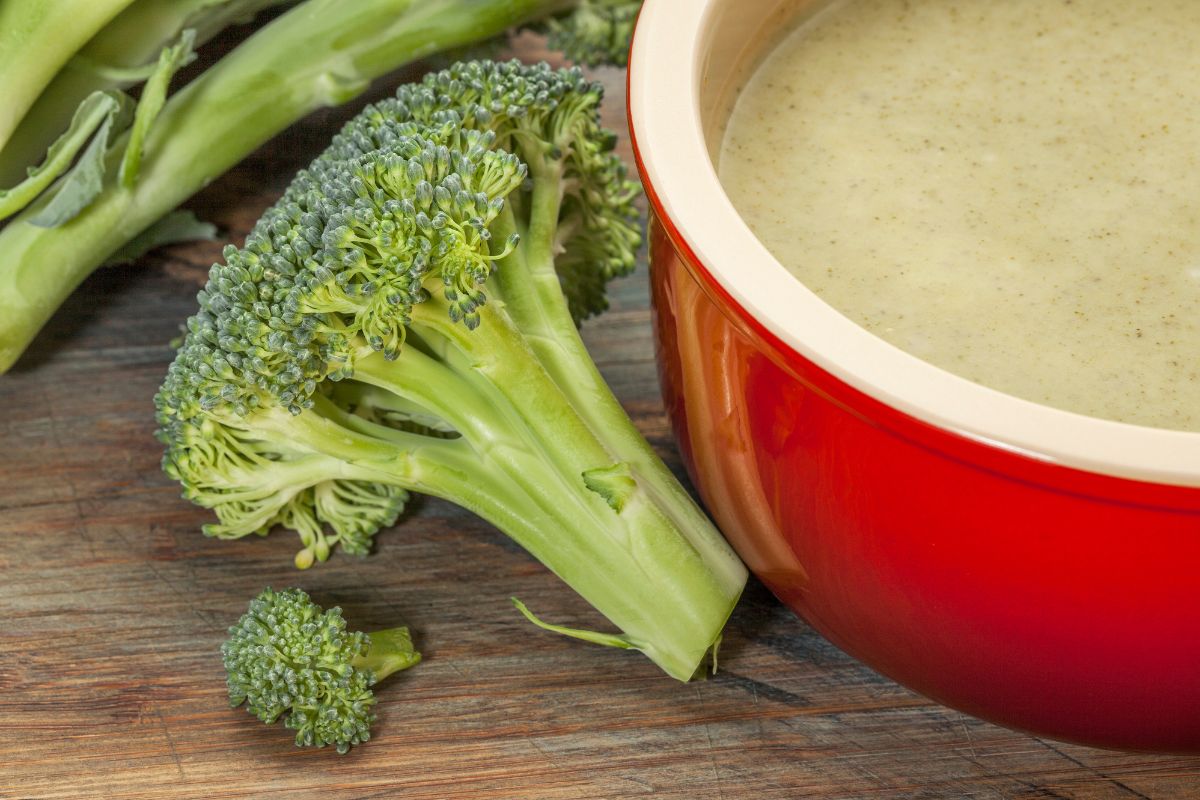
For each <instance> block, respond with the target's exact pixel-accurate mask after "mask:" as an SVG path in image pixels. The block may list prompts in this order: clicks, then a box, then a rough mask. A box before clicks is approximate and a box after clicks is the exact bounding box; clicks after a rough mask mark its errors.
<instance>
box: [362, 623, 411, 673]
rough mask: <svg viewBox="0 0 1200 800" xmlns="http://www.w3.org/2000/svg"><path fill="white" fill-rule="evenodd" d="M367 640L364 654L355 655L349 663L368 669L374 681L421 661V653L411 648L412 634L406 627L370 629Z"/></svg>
mask: <svg viewBox="0 0 1200 800" xmlns="http://www.w3.org/2000/svg"><path fill="white" fill-rule="evenodd" d="M367 641H368V642H369V643H370V644H369V645H368V648H367V652H366V655H361V656H355V657H354V658H352V659H351V660H350V664H351V665H352V666H353V667H355V668H356V669H365V670H368V671H369V672H370V673H371V674H372V675H374V676H375V680H376V681H381V680H383V679H384V678H386V677H387V676H389V675H391V674H392V673H394V672H399V671H400V670H402V669H408V668H409V667H412V666H415V665H416V664H418V663H420V661H421V654H420V653H418V652H417V651H416V650H415V649H413V640H412V634H410V633H409V632H408V628H406V627H400V628H388V629H387V630H383V631H372V632H371V633H368V634H367Z"/></svg>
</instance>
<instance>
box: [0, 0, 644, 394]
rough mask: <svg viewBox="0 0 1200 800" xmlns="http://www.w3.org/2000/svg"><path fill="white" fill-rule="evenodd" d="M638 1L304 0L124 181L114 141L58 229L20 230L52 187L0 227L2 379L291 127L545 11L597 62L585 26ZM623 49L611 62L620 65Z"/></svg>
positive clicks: (173, 117)
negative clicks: (105, 279) (219, 180)
mask: <svg viewBox="0 0 1200 800" xmlns="http://www.w3.org/2000/svg"><path fill="white" fill-rule="evenodd" d="M64 2H65V0H64ZM581 3H582V5H581ZM638 5H640V0H620V2H619V3H617V2H612V0H609V2H607V3H605V4H604V8H601V7H600V6H599V5H598V4H597V3H596V0H586V2H585V0H419V2H418V0H358V1H357V2H355V3H352V4H351V3H345V2H342V1H341V0H305V2H303V3H300V4H299V5H297V6H296V7H295V8H293V9H291V10H290V11H288V12H287V13H285V14H282V15H281V16H279V17H278V18H277V19H274V20H272V21H271V22H270V23H269V24H267V25H265V26H264V27H263V28H262V29H260V30H259V31H258V32H257V33H256V34H255V35H253V36H251V37H250V38H249V39H247V40H246V41H245V42H243V43H242V44H241V45H240V46H239V47H238V48H236V49H235V50H234V51H232V52H231V53H229V54H228V55H226V56H225V57H224V58H222V59H221V60H220V61H219V62H218V63H216V64H215V65H213V66H212V67H210V68H209V69H208V70H206V71H205V72H204V73H203V74H202V75H201V76H199V77H198V78H196V79H195V80H193V81H192V82H191V83H189V84H188V85H187V86H185V87H184V88H182V89H181V90H180V91H178V92H176V93H175V94H174V95H173V96H172V97H171V98H170V99H169V100H168V101H167V103H166V105H165V106H164V107H163V109H162V111H161V113H160V114H159V115H158V118H157V121H156V122H155V124H154V126H153V127H152V128H151V129H150V131H149V133H148V135H147V137H146V140H145V148H144V150H145V157H144V160H143V164H142V168H141V173H140V175H139V176H138V178H137V180H136V182H134V183H133V185H132V186H127V185H123V183H122V182H121V181H118V180H117V179H116V177H115V176H116V173H117V172H118V170H117V168H116V167H117V164H118V163H119V162H120V160H121V158H122V154H123V152H124V150H125V148H126V144H127V142H128V136H124V137H119V138H117V139H115V140H114V141H113V143H112V145H111V148H110V151H109V157H108V160H107V163H108V166H107V169H105V170H104V174H105V182H104V185H103V188H102V189H101V190H100V191H99V193H98V194H97V195H96V196H95V197H94V198H91V199H89V201H88V203H87V205H86V207H85V208H83V209H82V211H80V212H79V213H78V215H77V216H74V217H73V218H71V219H69V220H67V221H65V222H62V223H61V224H59V225H57V226H56V227H49V228H46V227H39V226H37V225H33V224H29V223H30V220H34V219H38V214H39V212H40V211H42V209H43V208H44V207H45V206H46V205H47V204H48V203H49V202H51V201H53V200H54V192H55V188H53V187H52V188H51V189H50V190H48V191H47V192H46V193H45V195H43V196H42V198H41V199H40V200H38V201H37V202H35V203H33V204H32V205H31V206H29V207H28V208H27V209H26V210H25V211H24V212H23V213H22V214H21V215H20V216H18V217H15V218H13V219H12V220H11V221H10V222H9V224H8V225H7V226H6V227H5V228H4V229H3V230H0V374H2V373H3V372H5V371H7V370H8V369H9V368H10V367H11V366H12V364H13V363H14V362H15V361H16V360H17V358H18V357H19V356H20V354H21V353H22V352H23V351H24V350H25V348H26V347H27V346H28V345H29V342H30V341H31V340H32V339H33V337H34V336H35V335H36V334H37V332H38V331H39V330H40V329H41V328H42V326H43V325H44V324H45V323H46V321H47V320H48V319H49V318H50V316H51V315H52V314H53V313H54V311H55V309H57V308H58V306H59V305H61V304H62V302H63V300H65V299H66V297H67V295H69V294H70V293H71V292H72V291H74V289H75V288H76V287H77V286H78V285H79V284H80V283H81V282H82V281H83V280H84V278H86V277H87V276H88V275H89V274H91V272H92V271H93V270H95V269H96V268H97V267H99V266H100V265H102V264H104V263H106V262H107V261H108V260H110V258H111V257H112V256H113V255H114V254H118V253H120V252H121V250H122V248H123V247H124V246H125V245H127V244H128V243H130V242H131V241H133V240H135V238H136V237H139V236H143V237H145V238H148V239H149V240H150V241H161V240H163V239H164V238H166V237H165V236H156V235H153V228H152V226H154V225H155V224H156V223H157V222H159V221H160V220H163V219H164V215H167V214H168V213H169V212H170V211H171V210H172V209H173V208H175V207H176V206H177V205H178V204H179V203H181V202H183V201H184V200H186V199H187V198H188V197H190V196H191V195H192V194H193V193H194V192H196V191H197V190H199V189H200V188H201V187H203V186H205V185H206V184H207V183H209V182H210V181H212V180H213V179H214V178H216V177H217V176H218V175H220V174H221V173H222V172H224V171H225V170H227V169H229V168H230V167H232V166H233V165H234V164H236V163H237V162H238V161H240V160H241V159H243V158H245V157H246V156H247V155H249V154H250V153H251V152H253V151H254V149H255V148H257V147H258V146H260V145H261V144H263V143H264V142H265V141H267V140H268V139H269V138H270V137H272V136H274V135H275V134H276V133H278V132H280V131H281V130H283V129H284V128H285V127H287V126H288V125H289V124H291V123H292V122H294V121H295V120H297V119H299V118H301V117H303V116H304V115H306V114H308V113H309V112H311V111H313V110H315V109H317V108H320V107H322V106H327V105H337V104H341V103H344V102H347V101H349V100H350V99H352V98H353V97H355V96H357V95H358V94H359V93H360V92H361V91H362V90H363V89H365V88H366V86H367V85H368V84H369V82H370V81H371V80H372V79H374V78H376V77H378V76H380V75H382V74H384V73H386V72H389V71H391V70H393V69H395V68H397V67H399V66H401V65H402V64H405V63H408V62H410V61H413V60H415V59H418V58H421V57H424V56H428V55H431V54H433V53H436V52H439V51H443V50H447V49H453V48H456V47H461V46H465V45H469V44H473V43H476V42H479V41H483V40H487V39H490V38H491V37H494V36H496V35H498V34H500V33H503V32H504V31H505V30H507V29H509V28H512V27H515V26H519V25H523V24H526V23H531V22H533V21H537V20H542V19H545V18H547V17H552V16H555V15H559V16H558V17H557V19H558V23H557V27H556V29H555V30H556V34H555V35H556V38H557V39H558V40H559V41H560V42H561V43H562V44H564V45H570V43H571V42H572V41H574V39H575V37H578V38H579V41H580V43H581V44H580V46H579V48H578V49H579V51H580V52H581V53H583V54H587V55H590V56H599V55H600V52H599V51H598V49H597V47H596V42H597V41H598V40H597V33H596V31H597V25H598V24H602V23H603V21H604V20H605V19H611V20H612V24H613V25H614V26H619V25H621V24H622V17H621V15H620V14H618V13H617V10H616V9H618V8H620V7H621V6H635V7H636V6H638ZM585 10H586V15H585V14H584V11H585ZM614 38H616V37H615V36H614ZM585 41H586V42H587V43H588V44H587V45H586V46H585V45H584V44H583V42H585ZM626 46H627V43H622V44H621V46H620V48H619V49H618V50H616V51H614V52H612V53H610V54H608V55H609V58H610V59H612V60H614V61H620V60H622V59H623V58H624V55H625V47H626ZM0 74H2V73H0ZM60 185H61V184H60ZM166 220H167V221H168V222H176V221H177V220H174V219H172V218H171V217H166ZM148 229H150V232H149V233H148V232H147V231H148Z"/></svg>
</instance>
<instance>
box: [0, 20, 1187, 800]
mask: <svg viewBox="0 0 1200 800" xmlns="http://www.w3.org/2000/svg"><path fill="white" fill-rule="evenodd" d="M517 48H518V51H519V52H521V53H522V54H523V55H525V56H530V55H538V54H539V53H540V51H538V49H537V48H538V44H537V42H536V41H534V40H531V39H529V38H524V39H522V40H520V42H519V43H518V45H517ZM602 77H603V79H604V80H605V81H606V82H607V83H608V84H609V85H610V87H611V88H612V91H611V95H610V102H609V106H608V109H609V112H610V120H609V123H610V125H611V126H612V127H614V128H622V129H623V127H624V120H623V117H622V112H621V109H622V106H623V102H622V101H623V92H622V90H621V75H620V74H619V73H616V72H607V73H603V74H602ZM393 83H394V81H393ZM384 92H386V87H385V88H384V89H380V90H378V91H377V92H376V93H375V94H374V96H376V97H377V96H379V95H380V94H381V93H384ZM360 105H361V103H358V104H356V105H355V106H354V107H353V108H351V109H349V110H347V109H342V110H337V111H330V112H325V113H321V114H318V115H316V116H315V117H313V118H310V119H309V120H307V121H306V122H304V123H302V124H300V125H298V126H296V127H295V128H294V129H293V130H291V131H290V132H289V133H287V134H286V135H284V136H282V137H281V138H280V139H278V140H277V141H275V142H274V143H272V144H271V145H270V146H268V147H266V148H264V149H263V150H262V151H260V152H259V153H257V154H256V155H255V156H254V157H253V158H251V159H250V160H249V161H247V162H245V163H244V164H243V165H241V166H240V167H238V168H237V169H236V170H235V171H234V172H232V173H230V174H229V175H226V176H225V177H224V178H222V179H221V180H219V181H218V182H216V183H215V184H213V185H212V186H211V187H209V189H208V190H206V191H205V192H204V193H203V194H202V195H200V196H199V197H198V198H196V199H195V200H194V201H193V202H192V203H191V206H192V207H193V208H194V209H196V210H197V212H198V213H199V214H200V215H201V216H202V217H204V218H207V219H210V220H213V221H214V222H216V223H218V224H219V225H220V226H221V229H222V235H223V237H224V239H225V240H227V241H234V242H240V241H241V240H242V238H243V237H244V235H245V233H246V232H247V230H248V229H249V227H250V225H251V224H252V223H253V221H254V220H255V219H256V218H257V216H258V215H259V214H260V213H261V211H262V210H263V209H264V208H265V207H266V206H267V205H268V204H269V203H270V202H271V201H272V200H274V198H275V197H276V196H278V194H279V193H280V192H281V191H282V189H283V187H284V186H285V184H286V182H287V181H288V178H289V176H290V175H291V174H292V173H293V172H294V171H295V170H296V169H298V168H299V167H301V166H303V165H304V164H306V163H307V162H308V161H309V160H310V159H311V158H312V157H313V156H314V155H315V154H316V153H317V152H319V151H320V150H321V149H322V148H323V147H324V145H325V143H326V142H327V140H328V139H329V137H330V136H331V134H332V133H333V132H334V130H336V128H337V127H338V126H339V125H340V124H341V122H343V121H344V120H345V119H346V118H347V117H348V116H349V115H350V114H352V113H353V110H354V108H357V107H358V106H360ZM220 247H221V244H220V243H206V244H199V245H189V246H176V247H171V248H167V249H164V250H161V251H159V252H158V253H156V254H153V255H151V256H149V257H147V258H144V259H143V260H142V261H141V263H139V264H137V265H136V266H133V267H128V268H116V269H109V270H105V271H102V272H100V273H99V274H97V275H95V276H94V277H93V278H92V279H90V280H89V281H88V282H87V283H86V284H85V285H84V286H83V287H82V289H81V290H80V291H79V292H78V293H77V294H76V295H75V296H74V297H73V298H72V299H71V300H70V301H69V302H68V303H67V305H66V307H65V308H64V309H63V310H62V311H61V313H59V315H58V316H57V317H56V318H55V319H54V321H53V322H52V323H51V325H50V326H49V328H48V329H47V330H46V331H44V333H43V335H42V336H41V338H40V339H39V340H38V342H37V344H36V345H35V346H34V349H33V350H32V351H31V352H30V353H28V354H27V356H26V357H25V358H24V359H23V361H22V362H21V363H20V364H19V366H18V367H17V368H16V369H15V370H14V371H13V372H12V373H11V374H9V375H7V376H5V377H3V378H0V615H2V617H0V619H2V623H0V654H2V658H0V798H4V799H5V800H12V799H13V798H70V799H71V800H75V799H76V798H204V799H205V800H209V799H212V798H233V797H237V798H250V797H253V798H260V797H271V798H281V797H287V798H308V797H319V798H322V800H334V798H369V797H379V798H383V797H388V798H390V797H404V798H406V799H407V800H425V799H427V798H428V799H432V798H506V799H507V798H518V799H520V800H548V799H549V798H626V797H655V798H660V799H662V800H666V799H667V798H681V799H683V798H686V799H687V800H717V799H719V798H724V799H727V800H735V799H736V798H748V799H753V800H758V799H759V798H768V797H769V798H802V797H823V798H930V799H932V798H997V799H998V800H999V799H1000V798H1003V799H1004V800H1008V799H1010V798H1027V799H1028V800H1033V799H1034V798H1038V799H1041V800H1050V799H1055V800H1065V798H1097V799H1100V798H1103V799H1105V800H1107V799H1108V798H1113V799H1114V800H1116V799H1117V798H1200V759H1195V758H1178V757H1165V756H1151V755H1129V754H1120V753H1112V752H1104V751H1099V750H1092V749H1088V748H1084V747H1076V746H1070V745H1064V744H1058V743H1055V742H1050V741H1044V740H1040V739H1034V738H1030V737H1028V736H1024V735H1021V734H1018V733H1013V732H1010V731H1007V730H1004V729H1001V728H997V727H995V726H992V725H989V724H987V723H984V722H980V721H977V720H974V719H972V718H970V717H967V716H964V715H962V714H958V713H956V712H953V711H950V710H947V709H945V708H942V707H940V706H938V705H936V704H934V703H931V702H929V701H927V700H925V699H923V698H921V697H919V696H917V695H915V694H913V693H911V692H909V691H907V690H905V689H903V688H901V687H899V686H897V685H896V684H894V683H892V682H891V681H889V680H886V679H884V678H882V677H880V676H879V675H877V674H875V673H874V672H872V671H871V670H869V669H867V668H866V667H864V666H863V665H861V664H859V663H857V662H856V661H854V660H853V659H851V658H849V657H847V656H846V655H844V654H843V653H841V652H839V651H838V650H837V649H836V648H834V647H833V646H832V645H830V644H829V643H828V642H826V641H824V640H823V639H821V638H820V637H819V636H817V635H816V634H815V633H813V631H812V630H811V629H809V628H808V627H807V626H806V625H805V624H804V623H803V622H801V621H800V620H798V619H796V618H795V617H794V616H793V615H792V614H790V613H789V612H788V611H787V610H785V609H784V608H782V607H781V606H780V605H779V604H778V603H777V602H776V601H775V600H774V599H773V598H772V597H771V596H770V595H769V594H768V593H767V592H766V591H765V590H764V589H763V588H762V587H761V586H759V585H758V584H756V583H752V584H751V585H750V587H749V588H748V590H747V592H746V596H745V599H744V600H743V602H742V604H741V606H740V607H739V609H738V611H737V612H736V613H735V615H734V617H733V620H732V621H731V623H730V626H729V629H728V632H727V635H726V640H725V642H726V643H725V645H724V647H723V648H722V652H721V655H722V659H721V667H722V669H721V672H720V674H719V675H717V676H716V677H715V678H713V679H710V680H708V681H707V682H702V683H692V684H681V683H676V682H675V681H672V680H670V679H668V678H666V677H664V676H663V675H662V674H661V673H660V672H659V671H658V670H657V669H656V668H655V667H654V666H653V665H652V664H651V663H650V662H649V661H648V660H646V659H644V658H642V657H641V656H639V655H637V654H631V653H628V652H619V651H614V650H609V649H605V648H600V647H595V646H589V645H584V644H582V643H580V642H575V641H569V640H567V639H564V638H562V637H559V636H555V635H551V634H548V633H544V632H542V631H539V630H537V629H535V628H534V627H533V626H531V625H529V624H528V623H526V622H525V621H524V620H523V619H521V618H520V617H519V615H518V614H517V613H516V612H515V611H514V609H513V608H512V606H511V605H510V604H509V602H508V598H509V596H510V595H517V596H519V597H521V598H522V599H523V600H525V601H526V602H527V603H528V604H529V605H530V606H531V607H533V608H535V609H537V610H538V611H539V612H540V613H541V614H543V615H544V616H545V617H547V618H550V619H553V620H556V621H558V622H562V623H564V624H568V625H574V626H579V627H591V626H595V625H602V624H603V623H602V622H601V621H598V620H597V619H596V617H595V614H594V612H592V611H591V609H589V608H588V607H587V606H586V604H584V603H583V602H582V601H581V600H579V599H578V598H577V597H575V596H574V595H573V593H572V592H571V591H570V590H569V589H568V588H567V587H565V586H564V585H562V584H560V583H559V582H558V581H557V580H556V579H555V578H553V577H552V576H551V575H549V574H548V573H547V572H546V570H545V569H543V568H542V567H541V566H540V565H539V564H537V563H536V562H535V561H534V560H533V559H532V558H530V557H529V556H527V555H526V554H525V553H524V551H522V550H520V549H519V548H518V547H516V546H515V545H513V544H511V543H510V542H509V541H508V540H507V539H506V538H505V537H504V536H503V535H502V534H500V533H498V532H497V531H495V530H493V529H492V528H491V527H489V526H488V525H487V524H485V523H483V522H481V521H479V520H478V519H475V518H473V517H472V516H471V515H469V514H467V513H465V512H463V511H460V510H458V509H457V508H455V507H452V506H450V505H448V504H446V503H443V502H440V501H435V500H428V499H425V500H419V501H417V502H414V503H413V504H412V507H411V512H410V513H408V514H406V515H405V517H404V518H403V519H402V521H401V524H399V525H398V526H397V527H396V528H395V529H394V530H391V531H388V532H386V533H383V534H381V535H380V536H379V538H378V547H377V551H376V552H375V553H374V554H373V555H372V556H370V557H369V558H366V559H356V558H351V557H346V556H342V555H338V556H335V557H334V558H333V559H332V560H331V561H329V562H328V563H326V564H322V565H318V566H317V567H315V568H313V569H312V570H310V571H308V572H303V573H301V572H298V571H297V570H295V569H294V568H293V567H292V555H293V553H294V552H295V550H296V549H297V539H296V538H295V536H294V535H292V534H289V533H283V532H277V533H276V534H274V535H272V536H270V537H269V538H266V539H259V538H251V539H244V540H241V541H237V542H221V541H215V540H211V539H206V538H205V537H204V536H202V535H201V534H200V526H201V524H202V523H204V522H205V521H207V520H208V519H209V518H210V516H209V513H208V512H206V511H204V510H202V509H199V508H195V507H193V506H192V505H190V504H189V503H187V502H185V501H183V500H181V499H179V489H178V486H176V485H175V484H174V483H173V482H171V481H170V480H168V479H167V478H166V477H165V476H164V475H163V474H162V472H161V471H160V470H159V458H160V455H161V451H160V447H159V445H158V444H157V443H156V442H155V440H154V438H153V433H154V427H155V425H154V419H153V406H152V402H151V398H152V397H153V395H154V392H155V390H156V388H157V387H158V385H159V382H160V381H161V379H162V376H163V374H164V371H165V369H166V366H167V364H168V363H169V361H170V359H171V357H172V349H171V348H170V346H169V344H168V342H169V341H170V340H171V338H172V337H173V336H175V335H176V334H177V333H178V331H179V326H180V323H181V322H182V321H183V320H184V319H185V318H186V316H187V315H188V314H190V313H191V312H192V311H193V310H194V308H195V300H194V296H195V292H196V289H197V288H198V287H199V285H200V284H201V283H202V282H203V279H204V275H205V273H206V270H207V267H208V265H209V264H210V263H211V262H212V261H213V260H215V259H216V258H217V257H218V256H219V253H220ZM613 301H614V302H613V309H612V311H611V312H610V313H608V314H607V315H606V316H604V317H603V318H601V319H599V320H595V321H593V322H591V323H589V324H588V325H587V327H586V329H585V333H586V338H587V341H588V344H589V346H590V347H591V348H592V351H593V352H594V354H595V357H596V360H597V361H598V363H599V364H600V366H601V368H602V369H603V371H604V373H605V376H606V377H607V378H608V379H609V380H610V381H611V383H612V385H613V387H614V389H615V391H616V393H617V395H618V396H619V397H620V398H621V400H622V401H623V402H624V403H625V405H626V408H627V409H628V410H629V412H630V414H631V415H632V416H633V418H634V419H635V420H636V421H637V423H638V425H639V426H640V428H641V429H642V430H643V431H644V432H645V434H646V436H647V437H649V439H650V440H651V441H652V442H653V443H654V444H655V446H656V447H657V448H658V449H659V451H660V452H661V453H662V454H663V456H664V457H665V458H666V459H667V460H668V462H669V463H670V464H672V466H674V467H675V468H677V469H678V467H679V461H678V457H677V455H676V452H675V450H674V447H673V444H672V441H671V438H670V434H669V428H668V425H667V421H666V419H665V418H664V416H663V412H662V406H661V403H660V399H659V394H658V388H657V382H656V377H655V369H654V364H653V359H652V347H651V342H650V338H649V337H650V327H649V312H648V301H647V289H646V275H645V271H644V269H643V270H642V271H639V272H638V274H636V275H634V276H633V277H631V278H629V279H625V280H622V281H620V282H619V283H618V284H617V285H616V286H615V288H614V291H613ZM266 585H272V586H275V587H283V586H287V585H299V586H302V587H304V588H306V589H307V590H308V591H310V592H311V593H312V594H313V595H314V596H315V598H316V599H318V600H319V601H320V602H323V603H325V604H338V605H341V607H342V608H343V609H344V611H345V615H346V617H347V618H348V619H349V620H351V621H352V623H353V624H354V625H355V626H357V627H361V628H363V629H368V630H369V629H372V628H381V627H388V626H391V625H396V624H407V625H410V626H411V627H412V628H413V629H414V630H415V631H416V635H417V639H418V645H419V647H420V649H421V650H422V652H423V653H424V656H425V660H424V662H423V663H422V664H420V665H419V666H418V667H417V668H415V669H413V670H411V671H410V672H408V673H404V674H401V675H400V676H397V677H395V678H392V679H391V680H390V681H389V683H388V684H384V685H383V686H381V687H380V689H379V692H378V696H379V697H380V704H379V717H380V718H379V721H378V723H377V724H376V727H375V731H374V733H375V738H374V739H373V740H372V741H371V742H370V743H369V744H367V745H366V746H362V747H359V748H355V749H354V750H353V752H352V753H351V754H350V755H348V756H338V755H337V754H336V753H335V752H333V751H332V750H329V749H326V750H320V751H316V750H308V749H305V750H301V749H298V748H296V747H294V746H293V745H292V742H291V736H290V733H289V732H288V731H286V730H284V729H283V728H282V727H281V726H275V727H270V728H268V727H266V726H264V725H262V724H261V723H259V722H257V721H256V720H254V719H252V718H251V717H250V716H249V715H248V714H247V713H246V712H245V711H244V710H242V709H230V708H228V703H227V699H226V692H225V685H224V673H223V670H222V667H221V659H220V655H219V652H218V648H219V647H220V643H221V641H222V639H223V637H224V633H225V630H226V628H227V627H228V626H229V625H230V624H231V623H232V622H233V621H234V620H236V619H237V617H238V616H239V615H240V614H241V613H242V612H243V611H244V610H245V607H246V604H247V602H248V601H249V599H250V598H251V597H252V596H253V595H254V594H255V593H257V592H258V591H259V590H260V589H262V588H263V587H264V586H266ZM1197 676H1198V679H1200V666H1198V672H1197Z"/></svg>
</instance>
